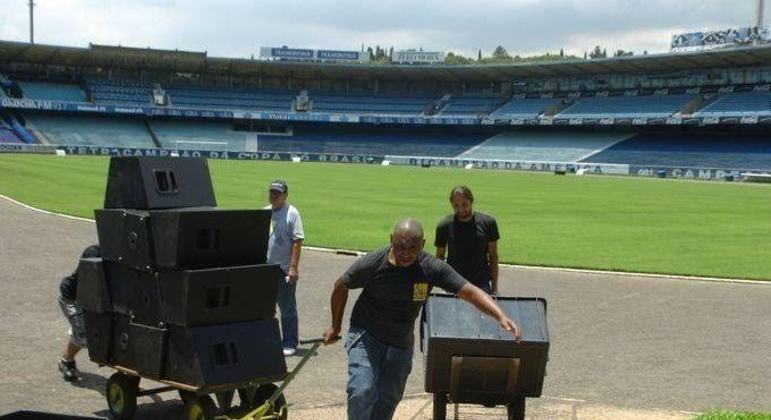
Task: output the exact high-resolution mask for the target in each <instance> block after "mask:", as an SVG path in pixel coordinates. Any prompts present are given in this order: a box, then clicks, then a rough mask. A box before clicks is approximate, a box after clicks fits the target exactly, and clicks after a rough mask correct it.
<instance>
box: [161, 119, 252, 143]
mask: <svg viewBox="0 0 771 420" xmlns="http://www.w3.org/2000/svg"><path fill="white" fill-rule="evenodd" d="M150 128H151V130H152V131H153V132H154V133H155V136H156V138H157V139H158V141H159V142H160V144H161V146H162V147H164V148H167V149H191V150H212V151H256V145H257V142H256V135H255V134H252V133H245V132H237V131H233V130H232V129H231V125H230V123H229V122H226V121H197V120H153V121H151V122H150Z"/></svg>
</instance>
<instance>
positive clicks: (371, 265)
mask: <svg viewBox="0 0 771 420" xmlns="http://www.w3.org/2000/svg"><path fill="white" fill-rule="evenodd" d="M389 249H390V247H386V248H383V249H380V250H377V251H372V252H370V253H369V254H367V255H365V256H363V257H361V258H359V259H358V260H356V262H354V263H353V265H351V267H350V268H349V269H348V271H346V272H345V273H344V274H343V276H342V282H343V284H344V285H345V287H347V288H349V289H358V288H361V289H362V292H361V295H359V298H358V299H357V300H356V304H355V305H354V307H353V313H352V314H351V326H353V327H358V328H363V329H365V330H367V332H369V333H370V334H372V336H373V337H375V338H376V339H378V340H380V341H381V342H383V343H385V344H389V345H392V346H395V347H401V348H408V347H410V346H412V344H413V343H414V341H415V337H414V334H413V329H414V328H415V319H416V318H417V317H418V314H419V313H420V308H421V307H422V306H423V303H424V302H425V301H426V299H427V298H428V294H429V293H431V288H432V287H434V286H437V287H441V288H442V289H444V290H446V291H447V292H450V293H453V294H456V293H458V292H459V291H460V289H462V288H463V286H464V285H466V280H465V279H464V278H463V277H461V276H460V275H459V274H458V273H456V272H455V270H453V269H452V267H450V265H449V264H447V263H446V262H444V261H442V260H439V259H437V258H435V257H434V256H432V255H431V254H429V253H427V252H425V251H424V252H421V254H420V256H419V257H418V260H417V261H416V262H415V264H413V265H411V266H409V267H404V268H402V267H397V266H395V265H392V264H391V263H390V262H388V251H389Z"/></svg>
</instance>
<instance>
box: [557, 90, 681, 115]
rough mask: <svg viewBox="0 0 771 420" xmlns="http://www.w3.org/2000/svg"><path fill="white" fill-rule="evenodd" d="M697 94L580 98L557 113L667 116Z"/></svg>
mask: <svg viewBox="0 0 771 420" xmlns="http://www.w3.org/2000/svg"><path fill="white" fill-rule="evenodd" d="M694 99H696V95H685V94H681V95H645V96H609V97H592V98H580V99H578V101H576V103H574V104H573V105H571V106H569V107H567V108H566V109H564V110H563V111H562V112H560V113H559V114H557V116H558V117H566V118H606V117H615V118H625V117H626V118H666V117H669V116H671V115H672V114H674V113H676V112H678V111H679V110H680V108H682V107H683V106H685V104H687V103H688V102H690V101H692V100H694Z"/></svg>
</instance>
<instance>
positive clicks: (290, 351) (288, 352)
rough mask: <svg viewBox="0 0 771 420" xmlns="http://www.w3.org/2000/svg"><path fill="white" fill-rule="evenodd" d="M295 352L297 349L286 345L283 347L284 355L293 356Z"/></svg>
mask: <svg viewBox="0 0 771 420" xmlns="http://www.w3.org/2000/svg"><path fill="white" fill-rule="evenodd" d="M295 353H297V349H293V348H290V347H287V348H285V349H284V357H289V356H294V354H295Z"/></svg>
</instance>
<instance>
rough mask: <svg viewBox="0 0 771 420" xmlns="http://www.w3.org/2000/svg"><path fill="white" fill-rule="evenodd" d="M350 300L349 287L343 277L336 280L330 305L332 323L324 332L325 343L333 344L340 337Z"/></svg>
mask: <svg viewBox="0 0 771 420" xmlns="http://www.w3.org/2000/svg"><path fill="white" fill-rule="evenodd" d="M347 302H348V288H347V287H345V285H344V284H343V279H342V278H338V279H337V281H335V287H334V288H333V289H332V297H331V298H330V306H331V307H332V325H331V326H330V327H329V328H327V330H326V331H325V332H324V344H332V343H334V342H336V341H337V340H339V339H340V331H341V330H342V328H343V315H344V314H345V304H346V303H347Z"/></svg>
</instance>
